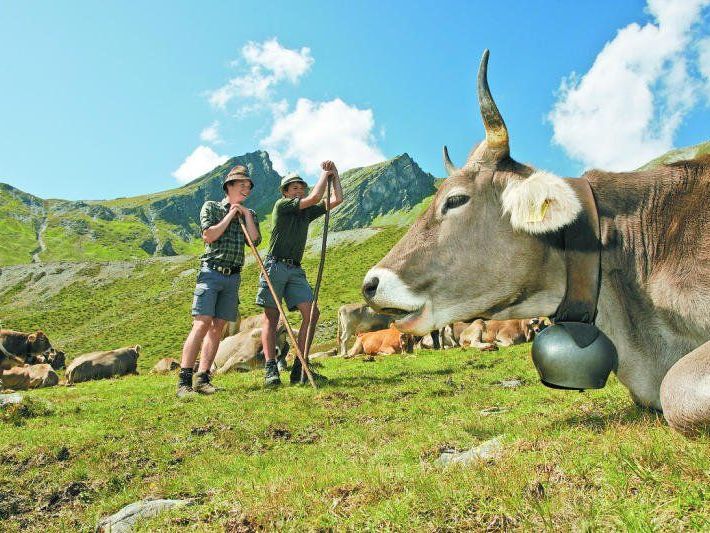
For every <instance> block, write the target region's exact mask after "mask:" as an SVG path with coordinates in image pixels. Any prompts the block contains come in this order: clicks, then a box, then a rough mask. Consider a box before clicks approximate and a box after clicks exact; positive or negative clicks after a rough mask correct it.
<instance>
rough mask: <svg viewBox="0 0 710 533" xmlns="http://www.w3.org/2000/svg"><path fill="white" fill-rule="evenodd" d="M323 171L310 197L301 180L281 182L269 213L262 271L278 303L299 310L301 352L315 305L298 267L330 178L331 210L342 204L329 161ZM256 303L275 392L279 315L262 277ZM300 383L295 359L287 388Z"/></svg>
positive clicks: (292, 176)
mask: <svg viewBox="0 0 710 533" xmlns="http://www.w3.org/2000/svg"><path fill="white" fill-rule="evenodd" d="M321 168H322V169H323V172H322V173H321V176H320V179H319V180H318V183H316V185H315V187H313V190H311V191H310V193H308V185H307V184H306V182H305V181H303V179H301V177H300V176H298V175H296V174H289V175H288V176H286V177H285V178H284V179H283V180H281V194H282V195H283V197H282V198H280V199H279V200H277V201H276V204H274V210H273V213H272V224H273V229H272V230H271V240H270V241H269V253H268V255H267V256H266V261H265V263H264V266H265V267H266V271H267V273H268V274H269V278H270V279H271V284H272V285H273V287H274V291H275V292H276V295H277V296H278V298H279V299H281V298H285V299H286V305H287V306H288V309H289V311H295V310H296V309H298V310H299V311H300V312H301V316H302V317H303V320H302V322H301V327H300V329H299V332H298V346H299V348H300V349H301V353H303V352H304V351H305V346H306V334H307V333H306V332H307V331H308V323H309V319H310V313H311V304H312V302H313V290H312V289H311V286H310V285H309V284H308V280H307V279H306V273H305V272H304V271H303V268H301V260H302V259H303V252H304V250H305V248H306V239H307V238H308V225H309V224H310V223H311V222H312V221H313V220H315V219H316V218H318V217H319V216H321V215H324V214H325V212H326V207H325V202H321V199H322V198H323V193H324V192H325V190H326V186H327V183H328V176H332V178H333V188H332V190H331V194H330V206H329V208H330V209H332V208H334V207H336V206H338V205H340V204H341V203H342V201H343V189H342V187H341V185H340V176H338V169H337V168H335V164H334V163H333V162H332V161H324V162H323V163H321ZM256 303H257V305H260V306H261V307H263V308H264V319H263V326H262V328H261V342H262V344H263V346H264V358H265V359H266V376H265V382H264V383H265V385H266V386H267V387H274V386H278V385H280V384H281V378H280V376H279V370H278V367H277V365H276V349H275V339H276V327H277V324H278V321H279V312H278V309H277V308H276V303H275V302H274V299H273V297H272V296H271V292H270V291H269V288H268V286H267V284H266V281H265V280H264V278H263V276H262V277H261V278H260V280H259V290H258V292H257V294H256ZM318 316H319V313H318V308H317V307H316V309H315V312H314V314H313V321H314V323H313V325H312V326H311V338H312V336H313V333H314V332H315V329H316V328H315V326H316V322H318ZM300 380H301V362H300V360H299V359H298V358H297V359H296V360H295V361H294V364H293V368H292V370H291V383H296V382H300Z"/></svg>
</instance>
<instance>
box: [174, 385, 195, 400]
mask: <svg viewBox="0 0 710 533" xmlns="http://www.w3.org/2000/svg"><path fill="white" fill-rule="evenodd" d="M175 395H176V396H177V397H178V398H180V399H183V398H190V397H192V396H195V390H194V389H193V388H192V387H190V386H189V385H178V388H177V392H176V393H175Z"/></svg>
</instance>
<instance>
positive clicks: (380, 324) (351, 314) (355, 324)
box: [337, 303, 392, 355]
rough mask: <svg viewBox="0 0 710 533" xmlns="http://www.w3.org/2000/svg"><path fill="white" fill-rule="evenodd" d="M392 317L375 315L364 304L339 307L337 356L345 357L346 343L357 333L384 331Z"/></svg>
mask: <svg viewBox="0 0 710 533" xmlns="http://www.w3.org/2000/svg"><path fill="white" fill-rule="evenodd" d="M390 322H392V317H391V316H387V315H383V314H380V313H375V312H374V311H373V310H372V309H371V308H369V307H368V306H366V305H365V304H360V303H353V304H345V305H341V306H340V309H338V335H337V336H338V344H339V352H338V355H345V353H346V351H347V342H348V339H350V337H352V336H353V335H355V334H357V333H364V332H367V331H377V330H379V329H386V328H388V327H389V325H390Z"/></svg>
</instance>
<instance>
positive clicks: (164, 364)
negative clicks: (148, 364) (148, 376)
mask: <svg viewBox="0 0 710 533" xmlns="http://www.w3.org/2000/svg"><path fill="white" fill-rule="evenodd" d="M179 368H180V361H178V360H177V359H173V358H172V357H163V358H162V359H161V360H160V361H158V362H157V363H155V366H154V367H153V369H152V370H151V372H153V373H154V374H169V373H170V372H172V371H173V370H178V369H179Z"/></svg>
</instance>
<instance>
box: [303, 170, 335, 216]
mask: <svg viewBox="0 0 710 533" xmlns="http://www.w3.org/2000/svg"><path fill="white" fill-rule="evenodd" d="M327 183H328V173H327V172H326V171H325V170H324V171H323V172H322V173H321V175H320V178H318V183H316V184H315V187H313V188H312V189H311V193H310V194H309V195H308V196H306V197H304V198H301V201H300V202H298V208H299V209H306V208H308V207H311V206H312V205H316V204H317V203H318V202H320V201H321V198H323V193H324V192H325V186H326V185H327Z"/></svg>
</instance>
